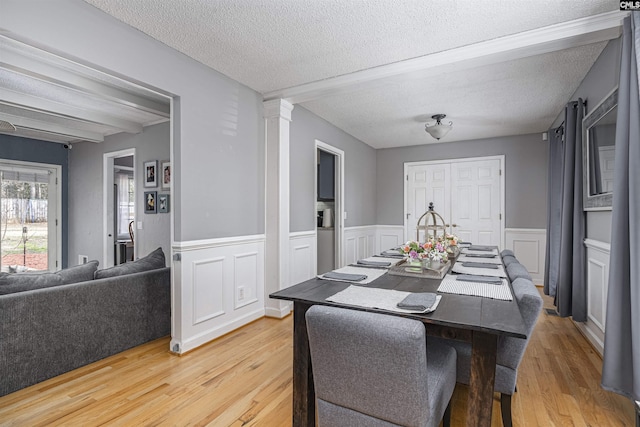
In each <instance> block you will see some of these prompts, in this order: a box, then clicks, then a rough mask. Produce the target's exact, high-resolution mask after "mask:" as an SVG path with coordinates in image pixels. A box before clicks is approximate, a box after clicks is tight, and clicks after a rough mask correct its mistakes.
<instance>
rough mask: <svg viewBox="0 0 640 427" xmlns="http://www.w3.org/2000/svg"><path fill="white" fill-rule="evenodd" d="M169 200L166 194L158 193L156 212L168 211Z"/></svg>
mask: <svg viewBox="0 0 640 427" xmlns="http://www.w3.org/2000/svg"><path fill="white" fill-rule="evenodd" d="M169 200H170V198H169V195H168V194H158V212H160V213H167V212H169Z"/></svg>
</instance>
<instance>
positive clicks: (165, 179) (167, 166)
mask: <svg viewBox="0 0 640 427" xmlns="http://www.w3.org/2000/svg"><path fill="white" fill-rule="evenodd" d="M160 171H161V172H162V188H163V189H164V190H169V189H170V188H171V162H170V161H166V162H162V163H161V166H160Z"/></svg>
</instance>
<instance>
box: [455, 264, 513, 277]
mask: <svg viewBox="0 0 640 427" xmlns="http://www.w3.org/2000/svg"><path fill="white" fill-rule="evenodd" d="M496 265H497V267H498V268H478V267H465V266H463V265H462V263H461V262H459V261H458V262H456V263H455V264H454V265H453V268H452V269H451V271H453V272H454V273H460V274H473V275H475V276H491V277H507V273H506V272H505V271H504V267H503V266H502V265H498V264H496Z"/></svg>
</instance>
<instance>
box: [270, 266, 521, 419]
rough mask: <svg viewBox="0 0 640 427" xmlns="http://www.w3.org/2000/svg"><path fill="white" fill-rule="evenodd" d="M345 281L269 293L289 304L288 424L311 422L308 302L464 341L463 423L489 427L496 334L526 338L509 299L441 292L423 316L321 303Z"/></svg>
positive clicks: (413, 286)
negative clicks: (467, 354) (386, 317)
mask: <svg viewBox="0 0 640 427" xmlns="http://www.w3.org/2000/svg"><path fill="white" fill-rule="evenodd" d="M440 282H441V279H424V278H418V277H407V276H398V275H391V274H388V273H387V274H384V275H383V276H381V277H379V278H378V279H376V280H374V281H373V282H371V283H369V284H367V285H359V286H365V287H371V288H381V289H394V290H398V291H406V292H437V289H438V286H439V284H440ZM350 285H352V284H351V283H347V282H338V281H330V280H324V279H319V278H313V279H310V280H307V281H305V282H302V283H299V284H297V285H294V286H291V287H289V288H286V289H282V290H280V291H278V292H274V293H272V294H271V295H269V296H270V297H271V298H274V299H280V300H287V301H292V302H293V316H294V319H293V426H294V427H298V426H314V425H315V423H316V414H315V390H314V385H313V372H312V369H311V356H310V352H309V341H308V336H307V327H306V322H305V313H306V312H307V310H308V309H309V308H310V307H311V306H312V305H314V304H321V305H331V306H335V307H342V308H349V309H353V310H363V311H371V312H379V313H384V314H390V315H393V316H403V317H409V318H413V319H418V320H420V321H422V322H423V323H424V324H425V327H426V331H427V334H428V335H429V336H437V337H443V338H449V339H455V340H461V341H467V342H470V343H471V345H472V355H471V378H470V384H469V396H468V402H467V426H478V427H482V426H487V427H488V426H490V425H491V412H492V407H493V386H494V381H495V368H496V352H497V343H498V338H499V337H500V336H509V337H517V338H526V332H525V326H524V322H523V320H522V315H521V314H520V310H519V308H518V304H517V302H516V301H515V299H513V300H512V301H503V300H497V299H491V298H482V297H476V296H467V295H457V294H447V293H441V294H440V295H442V299H441V300H440V303H439V305H438V307H437V309H436V310H435V311H434V312H432V313H429V314H405V313H399V312H393V311H387V310H379V309H371V308H366V307H357V306H352V305H346V304H339V303H333V302H328V301H326V299H327V298H328V297H330V296H332V295H334V294H336V293H338V292H340V291H342V290H344V289H346V288H347V287H349V286H350ZM512 294H513V292H512ZM427 345H429V344H428V338H427ZM452 409H453V411H456V410H457V409H456V408H452Z"/></svg>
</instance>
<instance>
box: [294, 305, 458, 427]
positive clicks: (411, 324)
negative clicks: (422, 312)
mask: <svg viewBox="0 0 640 427" xmlns="http://www.w3.org/2000/svg"><path fill="white" fill-rule="evenodd" d="M306 320H307V332H308V336H309V347H310V349H311V364H312V368H313V377H314V384H315V391H316V397H317V399H318V421H319V423H320V425H389V424H387V423H392V424H397V425H403V426H421V425H425V424H426V423H427V420H428V419H429V415H430V414H429V409H428V398H429V396H428V386H427V351H426V337H425V328H424V325H423V324H422V323H421V322H419V321H417V320H412V319H406V318H402V317H398V316H388V315H384V314H378V313H368V312H363V311H356V310H348V309H342V308H337V307H328V306H320V305H314V306H313V307H311V308H310V309H309V310H308V311H307V314H306ZM453 377H454V378H455V374H454V376H453ZM391 396H392V397H393V398H391Z"/></svg>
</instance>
